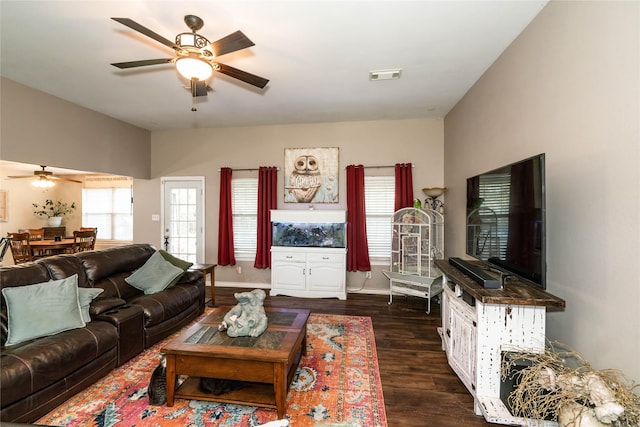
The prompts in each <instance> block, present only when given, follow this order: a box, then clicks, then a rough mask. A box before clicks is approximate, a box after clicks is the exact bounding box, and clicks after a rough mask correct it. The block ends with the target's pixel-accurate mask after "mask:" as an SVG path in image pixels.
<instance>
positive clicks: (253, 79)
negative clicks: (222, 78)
mask: <svg viewBox="0 0 640 427" xmlns="http://www.w3.org/2000/svg"><path fill="white" fill-rule="evenodd" d="M215 64H216V65H217V68H218V69H217V70H216V71H218V72H220V73H222V74H226V75H227V76H230V77H233V78H236V79H238V80H242V81H243V82H245V83H249V84H250V85H253V86H256V87H259V88H260V89H262V88H264V87H265V86H266V85H267V83H269V80H268V79H265V78H263V77H260V76H256V75H255V74H251V73H247V72H246V71H242V70H239V69H237V68H234V67H231V66H229V65H225V64H220V63H219V62H216V63H215Z"/></svg>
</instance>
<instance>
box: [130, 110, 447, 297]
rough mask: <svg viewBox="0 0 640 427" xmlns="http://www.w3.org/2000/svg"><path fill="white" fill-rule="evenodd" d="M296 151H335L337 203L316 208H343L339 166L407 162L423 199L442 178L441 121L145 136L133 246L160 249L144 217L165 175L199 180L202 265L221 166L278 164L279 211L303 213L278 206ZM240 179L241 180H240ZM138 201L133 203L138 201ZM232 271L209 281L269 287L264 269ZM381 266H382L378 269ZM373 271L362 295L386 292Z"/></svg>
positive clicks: (354, 278) (359, 279)
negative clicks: (287, 163) (289, 153)
mask: <svg viewBox="0 0 640 427" xmlns="http://www.w3.org/2000/svg"><path fill="white" fill-rule="evenodd" d="M298 147H339V148H340V177H339V186H340V201H339V203H338V204H331V205H316V209H345V208H346V201H345V197H346V189H345V176H344V168H345V167H346V166H347V165H349V164H363V165H365V166H377V165H394V164H395V163H398V162H412V163H414V164H415V168H414V170H413V180H414V195H415V196H416V197H419V198H421V199H424V195H423V193H422V191H421V189H422V188H423V187H436V186H441V185H442V183H443V179H444V173H443V169H442V165H443V152H444V151H443V150H444V147H443V121H442V120H441V119H415V120H396V121H376V122H343V123H324V124H306V125H289V126H263V127H245V128H224V129H197V130H187V129H183V130H176V131H166V132H154V133H153V134H152V150H151V154H152V155H151V159H152V161H151V165H152V171H151V174H152V179H151V180H150V181H141V180H137V181H136V183H135V185H134V187H135V189H134V192H135V194H134V197H135V200H136V201H137V202H136V203H135V212H134V214H135V218H136V220H135V230H134V239H135V240H136V241H146V242H150V243H152V244H154V245H158V246H159V245H161V243H162V241H161V240H162V239H161V236H162V233H161V229H160V226H161V225H160V223H159V222H157V221H151V215H153V214H160V213H161V212H160V178H161V177H165V176H204V177H205V201H206V224H205V230H206V248H205V251H206V261H207V262H216V260H217V242H218V198H219V186H220V181H219V173H218V170H219V169H220V168H221V167H232V168H257V167H258V166H279V167H281V171H280V172H278V181H279V193H280V194H279V197H278V199H279V206H278V208H280V209H294V208H304V209H306V208H307V205H304V206H296V205H295V204H290V203H288V204H286V205H285V204H284V202H283V200H284V194H283V173H284V171H283V170H282V168H283V167H284V165H283V161H284V149H285V148H298ZM366 173H367V174H371V175H374V174H389V175H393V169H392V168H389V169H368V170H367V172H366ZM243 174H244V175H243ZM235 176H254V177H255V176H257V172H252V173H251V172H236V173H234V177H235ZM141 200H142V201H143V202H142V203H140V201H141ZM239 265H241V266H242V274H241V275H238V274H237V273H236V271H235V269H234V268H231V267H219V268H218V269H217V271H216V280H221V281H242V282H248V283H266V284H268V283H270V271H269V270H255V269H254V268H253V263H252V262H251V263H249V262H243V263H239ZM384 267H387V266H384ZM382 268H383V266H376V267H375V270H374V273H373V275H372V276H373V277H372V279H370V280H369V281H368V282H367V283H366V288H367V289H388V286H389V283H388V280H386V279H385V278H384V276H383V275H382V273H381V272H380V271H381V270H382ZM347 281H348V286H349V288H360V287H361V286H362V284H363V282H364V274H363V273H353V274H349V275H348V279H347Z"/></svg>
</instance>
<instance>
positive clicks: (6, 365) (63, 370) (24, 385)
mask: <svg viewBox="0 0 640 427" xmlns="http://www.w3.org/2000/svg"><path fill="white" fill-rule="evenodd" d="M154 252H155V249H154V248H153V247H152V246H150V245H146V244H134V245H127V246H120V247H114V248H109V249H104V250H100V251H91V252H81V253H78V254H74V255H59V256H53V257H47V258H42V259H39V260H38V261H36V262H33V263H27V264H21V265H15V266H8V267H2V268H0V289H1V288H5V287H13V286H25V285H30V284H36V283H42V282H46V281H49V280H58V279H64V278H67V277H71V276H72V275H74V274H78V287H85V288H91V287H94V288H102V289H104V292H102V293H101V294H100V295H99V296H98V297H97V298H96V299H94V300H93V302H92V303H91V306H90V309H89V312H90V314H91V319H92V321H91V322H89V323H87V324H86V326H85V327H83V328H77V329H72V330H69V331H64V332H60V333H58V334H56V335H52V336H46V337H42V338H36V339H33V340H30V341H26V342H23V343H20V344H17V345H13V346H6V347H5V342H6V340H7V331H8V318H7V308H6V302H5V300H4V297H3V298H2V305H1V311H0V344H1V345H2V346H1V347H0V405H1V406H0V420H1V421H5V422H23V423H29V422H34V421H36V420H37V419H38V418H40V417H42V416H43V415H45V414H46V413H47V412H49V411H51V410H52V409H54V408H55V407H56V406H58V405H60V404H61V403H62V402H64V401H65V400H67V399H68V398H69V397H71V396H73V395H74V394H76V393H78V392H79V391H81V390H83V389H85V388H86V387H88V386H89V385H91V384H93V383H95V382H96V380H98V379H99V378H102V377H103V376H105V375H106V374H108V373H109V372H110V371H111V370H112V369H114V368H115V367H117V366H120V365H122V364H123V363H124V362H126V361H127V360H129V359H131V358H132V357H134V356H135V355H137V354H138V353H140V352H141V351H142V350H144V349H145V348H148V347H150V346H152V345H153V344H156V343H157V342H159V341H161V340H162V339H163V338H166V337H167V336H169V335H171V334H172V333H173V332H175V331H177V330H179V329H180V328H182V327H183V326H186V325H187V324H189V323H190V322H191V321H192V320H194V319H195V318H196V317H198V316H199V315H200V314H202V313H203V312H204V306H205V287H204V280H203V276H202V273H201V272H199V271H191V270H188V271H186V272H185V273H184V275H183V276H182V277H181V279H180V280H179V282H178V283H177V284H176V285H175V286H172V287H169V288H167V289H165V290H163V291H161V292H158V293H155V294H151V295H145V294H144V293H143V292H142V291H140V290H138V289H136V288H134V287H132V286H130V285H129V284H128V283H127V282H126V281H125V280H124V279H125V278H126V277H128V276H130V275H131V274H132V272H133V271H135V270H136V269H138V268H140V267H141V266H142V265H143V264H144V263H145V262H146V261H147V259H149V257H150V256H151V255H152V254H153V253H154ZM34 304H37V301H34Z"/></svg>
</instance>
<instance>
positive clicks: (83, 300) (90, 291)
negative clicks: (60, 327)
mask: <svg viewBox="0 0 640 427" xmlns="http://www.w3.org/2000/svg"><path fill="white" fill-rule="evenodd" d="M102 292H104V289H100V288H78V302H79V303H80V312H81V313H82V320H84V321H85V323H89V322H91V315H90V314H89V305H90V304H91V301H93V300H94V299H95V298H96V297H97V296H98V295H100V294H101V293H102Z"/></svg>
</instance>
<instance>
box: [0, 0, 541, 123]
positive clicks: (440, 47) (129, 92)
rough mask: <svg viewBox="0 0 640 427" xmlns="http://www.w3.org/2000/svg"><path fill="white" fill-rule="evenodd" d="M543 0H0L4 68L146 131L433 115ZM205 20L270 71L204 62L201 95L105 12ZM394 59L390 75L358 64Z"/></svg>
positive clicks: (175, 28) (162, 29)
mask: <svg viewBox="0 0 640 427" xmlns="http://www.w3.org/2000/svg"><path fill="white" fill-rule="evenodd" d="M545 4H546V0H545V1H533V0H519V1H516V0H512V1H505V0H501V1H480V0H475V1H396V0H387V1H383V0H377V1H365V0H359V1H346V0H345V1H335V0H334V1H332V0H321V1H307V0H296V1H292V0H288V1H272V0H252V1H241V0H234V1H212V0H208V1H194V0H186V1H157V0H156V1H151V0H135V1H86V0H85V1H51V0H43V1H9V0H1V1H0V17H1V18H0V19H1V25H0V27H1V42H2V44H1V51H0V59H1V62H0V64H1V66H0V73H1V75H2V76H4V77H7V78H9V79H12V80H15V81H17V82H19V83H22V84H24V85H27V86H30V87H33V88H35V89H39V90H41V91H43V92H46V93H49V94H52V95H55V96H57V97H60V98H62V99H65V100H68V101H70V102H73V103H76V104H79V105H82V106H84V107H86V108H89V109H91V110H95V111H98V112H101V113H104V114H106V115H108V116H111V117H114V118H117V119H120V120H123V121H125V122H129V123H132V124H134V125H137V126H139V127H142V128H145V129H149V130H152V131H153V130H163V129H176V128H207V127H224V126H255V125H268V124H289V123H313V122H334V121H352V120H380V119H398V118H415V117H444V116H445V115H446V113H447V112H448V111H449V110H450V109H451V108H452V107H453V106H454V105H455V104H456V103H457V102H458V101H459V100H460V98H461V97H462V96H463V95H464V94H465V93H466V92H467V90H468V89H469V88H470V87H471V86H472V85H473V83H475V82H476V81H477V80H478V78H479V77H480V76H481V75H482V74H483V73H484V71H485V70H486V69H487V68H488V67H489V66H490V65H491V64H492V63H493V62H494V61H495V60H496V59H497V57H498V56H499V55H500V54H501V53H502V52H503V51H504V49H505V48H506V47H507V46H508V45H509V44H510V43H511V42H512V41H513V40H514V38H515V37H517V36H518V34H520V32H521V31H522V30H523V29H524V28H525V27H526V26H527V24H528V23H529V22H530V21H531V20H532V19H533V18H534V17H535V15H536V14H537V13H538V12H539V11H540V10H541V9H542V8H543V7H544V5H545ZM187 14H194V15H198V16H200V17H201V18H202V19H203V20H204V23H205V25H204V27H203V28H202V29H201V30H200V31H199V33H200V34H202V35H203V36H205V37H207V38H208V39H209V40H211V41H214V40H217V39H219V38H221V37H223V36H226V35H227V34H229V33H231V32H233V31H236V30H241V31H243V32H244V33H245V34H246V35H247V36H248V37H249V38H250V39H251V40H252V41H253V42H254V43H255V44H256V45H255V46H253V47H251V48H248V49H244V50H242V51H238V52H234V53H231V54H228V55H225V56H222V57H220V62H222V63H225V64H228V65H231V66H233V67H236V68H240V69H242V70H245V71H248V72H250V73H253V74H257V75H259V76H262V77H266V78H268V79H270V82H269V84H268V85H267V87H266V88H265V89H264V90H260V89H256V88H253V87H252V86H249V85H247V84H244V83H242V82H238V81H236V80H235V79H232V78H230V77H228V76H225V75H222V74H218V73H216V74H214V77H213V78H212V79H211V81H210V82H209V85H210V86H211V87H212V88H213V91H212V92H209V96H208V97H207V98H205V100H203V101H200V99H202V98H198V100H199V101H198V103H197V109H198V111H197V112H192V111H191V103H192V99H191V95H190V92H189V91H187V90H186V89H184V85H185V84H186V82H185V81H183V80H182V79H181V78H180V77H179V75H178V74H177V72H176V71H175V70H174V68H173V64H165V65H156V66H149V67H143V68H136V69H133V70H127V71H122V70H119V69H117V68H115V67H113V66H111V65H110V63H112V62H125V61H133V60H140V59H156V58H171V57H173V56H174V52H173V50H172V49H170V48H168V47H166V46H164V45H162V44H160V43H158V42H156V41H154V40H152V39H150V38H148V37H145V36H143V35H141V34H139V33H137V32H135V31H133V30H131V29H129V28H128V27H125V26H124V25H122V24H119V23H117V22H115V21H113V20H111V19H110V17H126V18H131V19H133V20H134V21H136V22H138V23H139V24H141V25H143V26H145V27H147V28H149V29H151V30H153V31H155V32H156V33H158V34H160V35H162V36H164V37H165V38H167V39H169V40H171V41H173V40H174V37H175V35H176V34H178V33H181V32H187V31H189V29H188V28H187V27H186V25H185V24H184V22H183V17H184V15H187ZM392 68H401V69H402V77H401V79H400V80H389V81H377V82H372V81H369V79H368V76H369V71H371V70H385V69H392Z"/></svg>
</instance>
